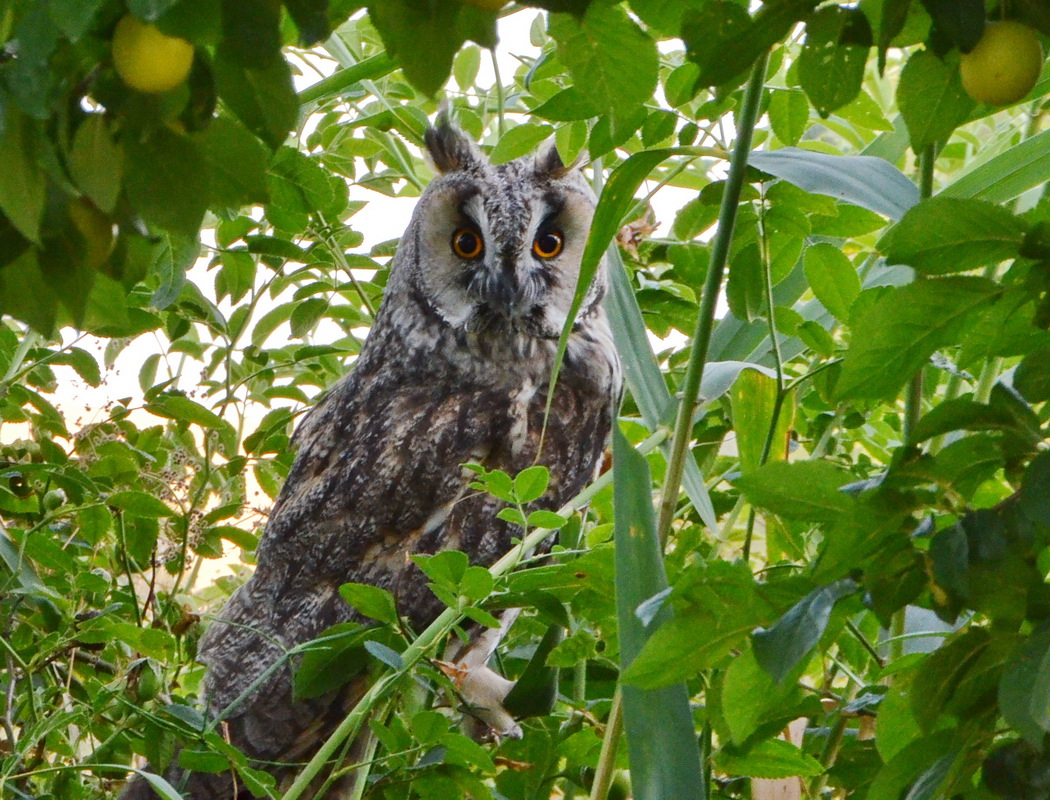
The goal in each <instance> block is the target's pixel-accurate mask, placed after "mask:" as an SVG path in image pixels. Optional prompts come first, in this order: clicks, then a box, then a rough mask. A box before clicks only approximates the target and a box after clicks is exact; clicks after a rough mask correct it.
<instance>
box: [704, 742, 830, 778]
mask: <svg viewBox="0 0 1050 800" xmlns="http://www.w3.org/2000/svg"><path fill="white" fill-rule="evenodd" d="M715 764H716V766H717V767H718V771H719V772H725V773H728V774H729V775H744V776H746V777H749V778H789V777H791V776H793V775H798V776H801V777H804V778H812V777H814V776H816V775H820V774H821V773H822V772H823V771H824V767H823V765H821V763H820V762H819V761H817V759H815V758H813V756H811V755H807V754H806V753H804V752H802V750H800V749H799V748H798V747H797V746H795V745H793V744H792V743H791V742H787V741H785V740H783V739H766V740H765V741H762V742H759V743H758V744H756V745H754V746H753V747H750V748H748V750H747V752H745V753H743V754H739V755H738V754H736V753H733V752H730V751H728V750H725V749H723V750H721V751H720V752H719V754H718V757H717V758H716V759H715Z"/></svg>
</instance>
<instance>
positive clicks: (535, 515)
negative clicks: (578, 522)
mask: <svg viewBox="0 0 1050 800" xmlns="http://www.w3.org/2000/svg"><path fill="white" fill-rule="evenodd" d="M527 521H528V524H529V527H531V528H549V529H550V530H552V531H553V530H557V529H558V528H560V527H562V526H563V525H565V524H566V523H567V522H568V521H569V520H568V519H567V518H565V517H563V516H562V515H561V514H555V513H554V512H553V511H544V510H540V511H533V512H532V513H531V514H529V517H528V520H527Z"/></svg>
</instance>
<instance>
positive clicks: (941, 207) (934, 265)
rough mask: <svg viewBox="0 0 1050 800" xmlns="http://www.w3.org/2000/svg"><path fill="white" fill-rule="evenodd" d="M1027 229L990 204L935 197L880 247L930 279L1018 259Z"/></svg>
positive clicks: (915, 210)
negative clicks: (932, 276)
mask: <svg viewBox="0 0 1050 800" xmlns="http://www.w3.org/2000/svg"><path fill="white" fill-rule="evenodd" d="M1026 229H1027V226H1026V225H1025V223H1024V222H1023V221H1022V220H1021V219H1019V218H1018V217H1015V216H1014V215H1013V214H1011V213H1010V211H1009V210H1007V209H1005V208H1003V207H1002V206H999V205H996V204H995V203H990V202H988V201H985V200H968V199H962V198H956V197H933V198H930V199H929V200H925V201H923V202H922V203H920V204H919V205H917V206H915V207H914V208H912V209H910V210H909V211H908V213H907V214H905V215H904V218H903V219H902V220H901V221H900V222H899V223H897V224H896V225H894V226H893V227H892V228H890V230H889V232H887V233H886V235H885V236H883V237H882V239H881V240H880V241H879V243H878V248H879V250H881V251H882V252H883V253H885V254H886V258H887V259H888V260H889V262H890V263H892V264H907V265H908V266H910V267H913V268H914V269H915V270H916V271H917V272H920V273H922V274H924V275H945V274H947V273H951V272H967V271H969V270H972V269H977V268H978V267H983V266H986V265H988V264H996V263H998V262H1000V261H1003V260H1005V259H1007V258H1014V257H1016V256H1017V251H1018V248H1019V247H1020V246H1021V241H1022V240H1023V239H1024V234H1025V231H1026Z"/></svg>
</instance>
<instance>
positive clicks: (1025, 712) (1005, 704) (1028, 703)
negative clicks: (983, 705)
mask: <svg viewBox="0 0 1050 800" xmlns="http://www.w3.org/2000/svg"><path fill="white" fill-rule="evenodd" d="M999 710H1000V711H1001V712H1002V715H1003V718H1004V719H1005V720H1006V721H1007V723H1009V725H1010V727H1012V728H1013V729H1014V730H1016V731H1017V732H1018V733H1020V734H1021V735H1022V736H1024V737H1025V738H1026V739H1028V741H1030V742H1031V743H1032V744H1034V745H1036V746H1039V744H1040V743H1041V742H1042V740H1043V736H1044V734H1045V733H1047V732H1050V624H1047V623H1045V622H1044V623H1043V624H1041V625H1040V626H1039V627H1038V628H1036V629H1035V630H1034V631H1033V632H1032V634H1031V636H1029V637H1028V638H1027V639H1025V640H1024V641H1023V642H1021V644H1020V645H1018V647H1017V649H1016V650H1014V652H1013V653H1012V654H1011V656H1010V658H1009V659H1008V660H1007V662H1006V668H1005V669H1004V670H1003V677H1002V680H1001V681H1000V682H999Z"/></svg>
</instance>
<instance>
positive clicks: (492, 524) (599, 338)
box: [125, 119, 621, 800]
mask: <svg viewBox="0 0 1050 800" xmlns="http://www.w3.org/2000/svg"><path fill="white" fill-rule="evenodd" d="M426 144H427V149H428V150H429V153H430V156H431V159H432V161H433V163H434V165H435V167H436V169H437V177H436V178H435V179H434V180H433V181H432V182H431V183H430V185H429V186H428V187H427V189H426V191H425V192H424V193H423V196H422V197H421V199H420V200H419V202H418V204H417V206H416V209H415V212H414V214H413V216H412V219H411V222H410V223H409V225H408V228H407V229H406V230H405V233H404V235H403V237H402V238H401V242H400V246H399V248H398V251H397V254H396V255H395V257H394V259H393V261H392V263H391V268H390V276H389V281H388V284H387V287H386V292H385V296H384V299H383V302H382V305H381V307H380V310H379V312H378V314H377V316H376V318H375V322H374V325H373V326H372V329H371V331H370V333H369V336H368V338H367V340H366V342H365V344H364V346H363V348H362V350H361V354H360V356H359V358H358V359H357V362H356V364H355V365H354V367H353V370H352V371H351V372H350V374H349V375H348V376H347V377H346V378H344V379H343V380H341V381H340V382H339V383H338V384H336V385H335V386H334V387H332V389H331V390H330V391H329V392H328V393H327V395H326V396H325V397H324V398H323V400H321V402H320V403H319V404H318V405H317V406H316V407H315V408H314V409H313V410H312V411H311V412H310V414H309V415H308V416H307V417H306V418H305V419H304V420H303V422H302V423H301V424H300V426H299V428H298V430H297V431H296V433H295V436H294V439H293V444H294V445H295V446H296V447H297V455H296V458H295V461H294V464H293V465H292V468H291V471H290V473H289V475H288V479H287V481H286V483H285V485H284V488H283V489H282V491H281V493H280V496H279V497H278V498H277V502H276V504H275V506H274V508H273V511H272V514H271V516H270V519H269V522H268V524H267V526H266V531H265V534H264V535H263V538H262V541H261V543H260V546H259V551H258V566H257V569H256V571H255V573H254V575H253V576H252V577H251V579H250V580H249V581H248V582H247V583H245V584H244V585H243V586H242V587H241V588H240V589H239V590H238V591H237V592H236V593H235V594H234V595H233V596H232V597H231V598H230V600H229V602H228V603H227V604H226V606H225V608H224V609H223V610H222V612H221V613H220V615H219V618H218V619H216V620H215V621H213V622H212V623H211V624H210V627H209V628H208V630H207V631H206V632H205V635H204V637H203V638H202V640H201V644H200V651H199V657H200V660H201V661H202V662H204V664H205V665H206V666H207V673H206V676H205V679H204V683H203V690H202V694H203V701H204V703H205V705H206V707H207V711H208V713H209V714H212V715H214V714H222V715H223V719H224V723H223V724H224V730H225V732H226V733H228V735H229V737H230V741H231V742H232V743H233V744H235V745H236V746H237V747H239V748H240V749H241V750H243V751H244V752H245V753H247V754H248V755H249V756H250V757H251V758H252V759H257V760H258V762H260V763H262V762H266V763H267V764H268V765H272V764H273V763H274V762H283V761H288V762H300V763H301V762H302V761H303V760H304V759H307V758H309V757H310V756H311V755H312V754H313V752H314V751H316V749H317V747H318V746H319V745H320V744H321V743H322V742H323V741H324V740H325V739H326V738H327V736H328V735H329V733H330V732H331V731H332V729H333V728H334V726H335V725H337V724H338V722H339V721H340V720H341V719H342V717H343V716H344V715H345V713H346V710H347V708H348V706H349V705H352V703H353V702H354V700H355V699H356V695H359V694H360V691H361V689H360V687H357V688H356V689H355V688H354V683H353V682H351V684H350V685H349V687H348V688H345V689H343V690H341V691H338V692H330V693H328V694H326V695H324V696H322V697H319V698H313V699H309V700H301V701H299V700H294V699H293V697H292V688H291V687H292V675H291V669H292V668H293V666H294V665H292V666H288V665H285V666H283V667H282V668H280V669H277V670H275V671H273V672H272V674H271V675H270V676H269V677H267V678H266V679H265V680H263V681H262V683H261V685H259V686H258V687H257V688H256V689H255V690H254V691H253V692H252V693H251V695H250V696H249V697H248V698H247V699H242V700H241V702H239V703H238V704H237V705H236V707H235V709H233V710H232V711H226V713H223V712H224V709H227V706H229V705H230V704H231V703H232V702H233V701H234V700H235V699H237V698H238V697H239V696H240V695H242V694H243V693H244V692H245V691H246V690H247V689H248V688H249V687H250V686H251V685H252V684H253V683H254V682H255V681H256V680H257V679H258V678H259V676H260V675H261V674H262V673H263V672H264V671H266V670H267V668H268V667H270V666H271V665H272V664H273V663H274V662H275V661H277V660H278V659H280V658H281V657H282V653H283V650H284V649H287V648H290V647H293V646H295V645H297V644H301V643H303V642H306V641H309V640H311V639H314V638H316V637H317V636H318V635H319V634H320V633H321V632H322V631H324V630H325V629H326V628H328V627H329V626H331V625H333V624H335V623H337V622H343V621H351V620H358V616H357V614H356V612H355V611H354V610H353V609H352V608H351V607H350V606H348V605H347V604H346V603H345V602H344V600H343V599H342V597H341V596H340V594H339V587H340V585H341V584H343V583H346V582H357V583H370V584H374V585H377V586H381V587H384V588H386V589H388V590H389V591H390V592H392V593H393V595H394V596H395V597H396V598H397V602H398V610H399V612H400V614H401V615H403V617H404V618H406V619H407V622H408V624H409V625H410V626H411V627H412V628H414V629H415V630H416V631H417V632H418V631H420V630H422V629H423V628H424V627H425V626H426V625H427V624H429V623H430V622H431V621H432V620H433V619H434V618H435V617H436V616H437V615H438V614H439V613H440V612H441V611H442V610H443V608H444V606H443V605H442V603H441V602H440V601H439V600H438V599H437V597H435V596H434V594H433V593H432V592H430V590H429V589H428V588H427V582H426V578H425V576H424V575H423V574H422V572H421V571H420V570H419V569H418V567H416V566H415V565H414V563H413V562H412V561H411V560H409V558H408V555H409V554H413V553H434V552H436V551H439V550H444V549H457V550H462V551H463V552H465V553H467V554H468V555H469V557H470V560H471V562H472V563H474V564H481V565H489V564H491V563H493V562H494V561H495V560H496V559H497V558H498V557H499V556H501V555H502V554H503V553H505V552H506V551H507V550H508V549H510V547H511V546H512V540H513V539H514V538H515V537H517V536H520V535H521V530H520V528H518V527H517V526H515V525H513V524H511V523H509V522H505V521H503V520H500V519H499V518H498V517H497V513H498V512H499V510H500V509H501V508H502V507H503V504H502V503H501V502H500V501H498V500H496V499H495V498H493V497H491V496H489V495H485V494H481V493H478V492H476V491H474V490H471V489H469V483H470V481H471V479H472V476H473V473H471V472H470V471H469V470H467V469H465V468H464V467H463V465H464V464H466V463H477V464H482V465H484V466H485V467H487V468H489V469H500V470H503V471H505V472H508V473H510V474H515V473H517V472H519V471H520V470H522V469H524V468H526V467H529V466H531V465H533V464H535V463H538V464H543V465H546V466H547V467H549V469H550V476H551V480H550V485H549V488H548V491H547V494H546V495H545V496H544V497H543V498H541V499H540V500H539V501H537V502H536V503H535V507H536V508H557V507H559V506H560V505H562V504H563V503H565V502H566V501H568V500H569V499H570V498H572V497H573V496H574V495H576V494H577V493H578V492H579V491H580V490H581V489H583V488H584V486H585V485H586V484H587V483H588V482H589V481H590V480H592V478H593V477H594V475H595V472H596V469H597V468H598V466H599V464H600V461H601V457H602V453H603V451H604V448H605V446H606V443H607V440H608V436H609V432H610V425H611V424H612V422H613V418H614V414H615V409H616V404H617V401H618V398H619V395H620V387H621V375H620V365H619V361H618V359H617V356H616V352H615V349H614V347H613V342H612V336H611V333H610V329H609V326H608V322H607V319H606V315H605V311H604V310H603V308H602V305H601V301H602V297H603V295H604V294H605V289H606V276H605V273H604V269H605V267H604V265H603V266H602V268H601V269H600V270H599V272H598V275H597V276H596V278H595V280H594V281H593V284H592V285H591V286H590V287H589V289H588V291H587V294H586V297H585V300H584V303H583V305H582V308H581V310H580V313H579V314H578V316H577V319H576V321H575V323H574V327H573V330H572V334H571V337H570V339H569V343H568V350H567V352H566V354H565V360H564V364H563V367H562V370H561V373H560V376H559V378H558V381H557V385H556V387H555V391H554V396H553V401H552V407H551V411H550V414H549V418H548V419H547V421H546V433H545V435H544V436H543V443H542V449H541V430H542V429H543V427H544V416H545V405H546V400H547V393H548V382H549V377H550V375H551V370H552V364H553V361H554V358H555V352H556V350H557V343H558V337H559V334H560V333H561V330H562V328H563V325H564V323H565V319H566V316H567V314H568V312H569V309H570V304H571V301H572V298H573V294H574V291H575V288H576V283H577V277H578V274H579V267H580V259H581V256H582V254H583V249H584V244H585V242H586V239H587V234H588V230H589V226H590V222H591V218H592V216H593V213H594V207H595V197H594V195H593V193H592V192H591V190H590V188H589V186H588V184H587V182H586V181H585V179H584V177H583V175H582V174H580V172H579V171H578V170H576V169H573V168H571V167H566V166H565V165H564V164H563V163H562V161H561V159H560V158H559V156H558V154H557V151H556V150H555V149H554V148H553V147H550V148H546V149H543V150H541V151H540V152H539V153H537V154H535V155H530V156H526V157H523V158H519V159H517V160H516V161H512V162H510V163H507V164H501V165H498V166H493V165H491V164H489V163H488V161H487V160H486V159H485V158H484V156H483V155H482V154H481V153H480V151H479V150H478V148H477V147H476V146H475V144H474V143H473V142H472V141H471V140H469V139H467V138H466V137H465V136H464V134H463V133H462V132H461V131H459V130H458V129H457V128H456V127H454V126H453V125H452V124H450V123H449V122H448V121H447V119H442V121H441V122H440V124H439V125H438V126H437V127H436V128H432V129H430V130H428V132H427V135H426ZM266 768H267V769H271V770H272V771H276V772H277V773H278V778H279V780H285V781H286V780H287V778H288V775H289V774H291V768H288V769H285V770H282V769H280V768H276V769H275V768H274V767H272V766H267V767H266ZM169 779H170V780H173V781H174V782H176V784H178V783H180V782H181V783H182V784H183V787H184V792H185V793H186V795H187V796H188V797H191V798H193V800H226V799H227V798H232V797H233V796H234V791H235V789H236V790H238V791H239V794H238V796H239V797H242V798H243V797H249V796H251V795H250V794H249V793H248V792H247V791H246V790H245V789H244V787H243V786H239V787H235V786H234V777H233V776H232V775H231V774H229V773H227V774H222V775H215V774H211V775H205V774H192V775H190V776H188V778H187V776H183V775H180V774H178V773H174V774H169ZM150 796H151V795H150V790H149V789H147V788H146V787H145V785H144V784H143V783H141V782H140V781H133V782H132V783H131V784H130V785H129V788H128V789H127V790H126V794H125V797H127V798H139V797H142V798H144V797H150ZM330 796H331V795H330Z"/></svg>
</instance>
